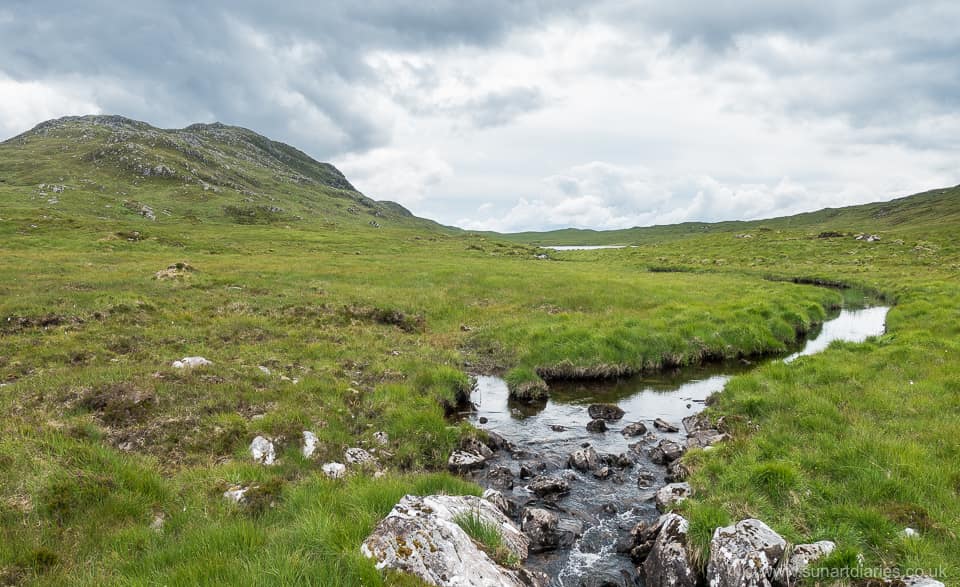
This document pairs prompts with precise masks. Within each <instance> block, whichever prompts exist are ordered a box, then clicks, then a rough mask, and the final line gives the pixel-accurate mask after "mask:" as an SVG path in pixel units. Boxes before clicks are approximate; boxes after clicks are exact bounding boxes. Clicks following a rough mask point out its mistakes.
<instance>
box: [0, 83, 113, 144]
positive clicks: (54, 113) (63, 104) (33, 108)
mask: <svg viewBox="0 0 960 587" xmlns="http://www.w3.org/2000/svg"><path fill="white" fill-rule="evenodd" d="M99 113H100V108H99V106H97V104H96V102H94V101H93V100H92V99H91V98H90V96H89V94H88V92H87V91H86V90H84V89H83V88H82V87H76V86H74V85H72V84H61V83H51V82H39V81H26V82H24V81H17V80H13V79H10V78H9V77H7V76H5V75H4V74H3V72H0V137H9V136H13V135H16V134H19V133H21V132H23V131H25V130H28V129H30V128H31V127H33V126H34V125H36V124H37V123H38V122H42V121H44V120H48V119H50V118H58V117H60V116H69V115H74V114H99Z"/></svg>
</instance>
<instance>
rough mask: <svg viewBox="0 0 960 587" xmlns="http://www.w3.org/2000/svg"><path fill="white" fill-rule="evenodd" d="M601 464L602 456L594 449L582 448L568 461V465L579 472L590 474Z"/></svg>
mask: <svg viewBox="0 0 960 587" xmlns="http://www.w3.org/2000/svg"><path fill="white" fill-rule="evenodd" d="M599 464H600V455H598V454H597V451H596V450H594V449H593V447H587V448H581V449H580V450H577V451H574V452H573V453H572V454H571V455H570V457H569V458H568V459H567V465H568V466H569V467H571V468H573V469H577V470H578V471H583V472H590V471H592V470H594V469H596V468H597V466H598V465H599Z"/></svg>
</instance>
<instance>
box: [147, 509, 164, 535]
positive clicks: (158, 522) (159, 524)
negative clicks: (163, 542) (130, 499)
mask: <svg viewBox="0 0 960 587" xmlns="http://www.w3.org/2000/svg"><path fill="white" fill-rule="evenodd" d="M163 523H164V520H163V512H161V513H159V514H157V515H156V516H154V518H153V521H152V522H150V529H151V530H153V531H154V532H163Z"/></svg>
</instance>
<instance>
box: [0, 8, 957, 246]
mask: <svg viewBox="0 0 960 587" xmlns="http://www.w3.org/2000/svg"><path fill="white" fill-rule="evenodd" d="M958 22H960V2H956V1H955V0H946V1H938V0H915V1H912V2H902V1H899V0H898V1H888V0H870V1H861V0H834V1H832V2H821V1H810V2H805V1H800V0H794V1H783V0H744V1H741V2H737V1H733V0H715V1H714V2H699V1H693V0H672V1H671V2H663V1H657V0H633V1H630V2H625V1H620V0H594V1H592V2H588V3H584V2H568V1H566V0H554V1H550V2H546V1H536V0H486V1H484V2H468V1H465V0H437V1H431V0H416V1H408V0H394V1H382V0H366V1H364V2H355V1H349V2H323V1H317V0H309V1H308V0H303V1H300V0H285V1H284V2H262V1H261V2H256V1H253V0H233V1H231V2H213V1H204V0H195V1H192V2H186V1H176V0H170V1H162V0H150V1H140V0H122V1H120V0H88V1H85V2H75V1H73V0H63V1H59V2H57V1H53V0H29V1H21V0H4V2H2V3H0V138H7V137H10V136H14V135H16V134H19V133H20V132H23V131H25V130H27V129H29V128H30V127H32V126H33V125H35V124H37V123H39V122H42V121H44V120H47V119H50V118H56V117H59V116H65V115H78V114H95V113H103V114H121V115H124V116H128V117H131V118H135V119H138V120H143V121H146V122H149V123H151V124H153V125H156V126H160V127H164V128H180V127H184V126H187V125H189V124H191V123H195V122H213V121H220V122H224V123H227V124H234V125H238V126H243V127H246V128H250V129H252V130H255V131H257V132H259V133H261V134H264V135H266V136H268V137H270V138H272V139H274V140H279V141H283V142H286V143H289V144H291V145H293V146H296V147H298V148H300V149H302V150H303V151H305V152H307V153H308V154H310V155H311V156H313V157H315V158H317V159H319V160H322V161H330V162H332V163H333V164H334V165H336V166H337V167H339V168H340V169H341V170H342V171H343V172H344V173H345V174H346V175H347V177H348V178H349V179H350V180H351V182H352V183H353V184H354V185H355V186H356V187H357V188H358V189H359V190H360V191H362V192H364V193H365V194H367V195H368V196H370V197H372V198H375V199H379V200H393V201H397V202H399V203H401V204H403V205H404V206H406V207H407V208H409V209H410V210H412V211H413V212H414V213H415V214H417V215H419V216H425V217H428V218H432V219H435V220H438V221H440V222H442V223H444V224H451V225H456V226H460V227H463V228H468V229H477V230H479V229H484V230H498V231H503V232H512V231H521V230H549V229H555V228H563V227H571V226H572V227H580V228H596V229H612V228H626V227H631V226H647V225H652V224H669V223H676V222H684V221H718V220H730V219H756V218H766V217H773V216H780V215H786V214H793V213H796V212H802V211H809V210H816V209H820V208H823V207H828V206H829V207H837V206H842V205H850V204H858V203H865V202H870V201H878V200H886V199H890V198H894V197H898V196H903V195H908V194H911V193H915V192H919V191H923V190H927V189H933V188H938V187H945V186H952V185H955V184H957V183H960V179H958V171H960V165H958V164H960V29H958V28H957V23H958Z"/></svg>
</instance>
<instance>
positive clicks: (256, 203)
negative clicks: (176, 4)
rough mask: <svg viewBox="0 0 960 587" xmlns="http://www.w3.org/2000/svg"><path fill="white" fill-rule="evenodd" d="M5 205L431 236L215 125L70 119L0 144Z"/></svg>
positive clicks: (386, 208)
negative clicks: (397, 228) (406, 228)
mask: <svg viewBox="0 0 960 587" xmlns="http://www.w3.org/2000/svg"><path fill="white" fill-rule="evenodd" d="M8 193H9V194H10V196H11V197H10V200H12V201H7V200H8V199H7V198H6V197H3V200H5V201H4V202H3V203H4V204H13V205H15V206H19V207H23V208H34V209H35V208H37V207H39V208H42V209H44V210H48V211H51V212H57V211H60V212H63V213H66V214H94V215H96V216H97V217H102V218H115V217H117V216H121V217H123V216H130V215H133V216H140V217H142V218H144V219H146V220H150V221H162V220H164V219H177V218H179V219H184V218H185V219H189V220H194V221H217V220H221V221H227V222H235V223H240V224H267V223H272V222H283V223H287V224H289V223H292V222H315V221H321V222H323V221H327V222H334V223H349V224H363V225H365V226H368V227H370V228H380V227H382V226H384V225H389V224H394V225H397V224H404V225H405V224H416V225H421V226H423V225H431V226H436V225H435V224H434V223H432V222H430V221H426V220H423V219H419V218H416V217H414V216H413V215H412V214H411V213H410V212H409V211H408V210H406V209H405V208H404V207H403V206H401V205H399V204H396V203H394V202H378V201H375V200H372V199H370V198H368V197H366V196H364V195H363V194H362V193H360V192H359V191H358V190H357V189H356V188H355V187H354V186H353V185H352V184H351V183H350V181H348V180H347V178H346V177H345V176H344V175H343V173H341V172H340V171H339V170H338V169H337V168H336V167H334V166H333V165H331V164H329V163H323V162H320V161H316V160H314V159H313V158H311V157H310V156H309V155H307V154H306V153H304V152H302V151H300V150H298V149H296V148H294V147H291V146H290V145H286V144H284V143H280V142H277V141H273V140H270V139H269V138H267V137H264V136H262V135H260V134H257V133H256V132H254V131H252V130H249V129H246V128H241V127H237V126H229V125H226V124H222V123H219V122H216V123H212V124H193V125H190V126H188V127H186V128H183V129H160V128H156V127H154V126H151V125H149V124H147V123H145V122H140V121H137V120H131V119H129V118H125V117H122V116H111V115H105V116H99V115H98V116H68V117H64V118H58V119H55V120H49V121H47V122H43V123H41V124H39V125H37V126H36V127H34V128H33V129H31V130H29V131H27V132H25V133H23V134H20V135H18V136H16V137H13V138H11V139H9V140H7V141H4V142H3V143H0V197H2V196H5V195H6V194H8Z"/></svg>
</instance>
